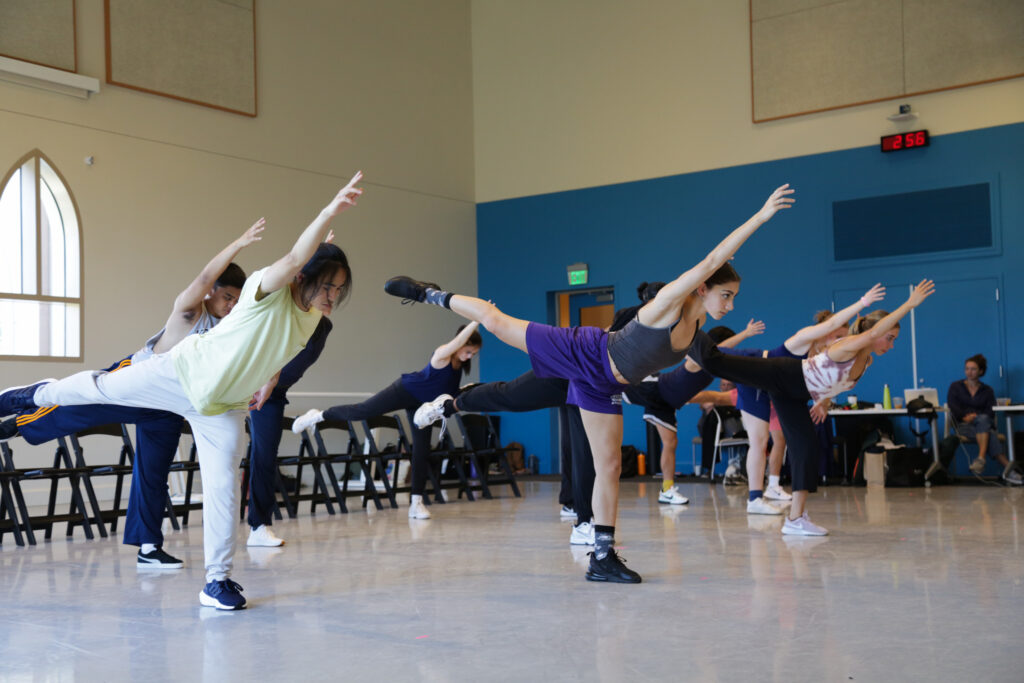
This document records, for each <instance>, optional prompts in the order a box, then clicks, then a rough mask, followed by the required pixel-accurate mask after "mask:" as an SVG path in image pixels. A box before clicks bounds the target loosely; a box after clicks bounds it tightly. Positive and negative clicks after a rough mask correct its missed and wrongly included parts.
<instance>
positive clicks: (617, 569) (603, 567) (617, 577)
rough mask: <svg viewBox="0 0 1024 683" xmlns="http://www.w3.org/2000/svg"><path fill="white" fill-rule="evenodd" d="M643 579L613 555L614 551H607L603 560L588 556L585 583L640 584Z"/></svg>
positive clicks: (593, 555)
mask: <svg viewBox="0 0 1024 683" xmlns="http://www.w3.org/2000/svg"><path fill="white" fill-rule="evenodd" d="M642 580H643V579H641V578H640V575H639V574H637V573H636V572H635V571H633V570H632V569H630V568H629V567H627V566H626V565H625V563H624V562H623V561H622V560H621V559H620V558H619V556H618V555H616V554H615V549H614V548H613V549H611V550H609V551H608V554H607V555H605V556H604V559H603V560H599V559H597V555H595V554H594V553H591V554H590V568H589V569H587V581H604V582H607V583H640V582H641V581H642Z"/></svg>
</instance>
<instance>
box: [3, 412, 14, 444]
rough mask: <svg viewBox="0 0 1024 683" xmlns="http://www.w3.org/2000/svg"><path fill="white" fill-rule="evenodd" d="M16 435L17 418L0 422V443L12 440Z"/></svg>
mask: <svg viewBox="0 0 1024 683" xmlns="http://www.w3.org/2000/svg"><path fill="white" fill-rule="evenodd" d="M17 435H18V418H16V417H11V418H8V419H6V420H4V421H3V422H0V441H6V440H7V439H13V438H14V437H16V436H17Z"/></svg>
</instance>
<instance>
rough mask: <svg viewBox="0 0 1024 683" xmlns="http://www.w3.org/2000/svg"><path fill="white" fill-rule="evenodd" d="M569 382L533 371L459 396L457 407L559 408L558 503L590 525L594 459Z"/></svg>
mask: <svg viewBox="0 0 1024 683" xmlns="http://www.w3.org/2000/svg"><path fill="white" fill-rule="evenodd" d="M568 389H569V382H568V380H564V379H561V378H558V377H546V378H541V377H537V375H535V374H534V373H533V370H530V371H529V372H527V373H525V374H523V375H520V376H519V377H517V378H515V379H514V380H512V381H511V382H488V383H487V384H478V385H476V386H474V387H470V388H468V389H466V390H465V391H464V392H462V393H461V394H459V397H458V398H457V399H456V400H455V405H456V407H457V408H458V409H459V410H466V411H470V412H489V411H502V410H504V411H508V412H512V413H525V412H530V411H532V410H542V409H544V408H558V409H559V425H560V427H561V429H560V432H561V439H560V442H561V449H560V450H561V463H562V467H561V469H562V490H561V491H560V492H559V495H558V502H559V503H561V504H562V505H567V506H569V507H572V508H573V509H574V510H576V515H577V518H578V519H579V520H580V521H582V522H589V521H590V518H591V517H593V516H594V511H593V508H592V504H591V498H592V497H593V495H594V456H593V454H592V453H591V451H590V442H589V441H588V440H587V433H586V431H585V430H584V429H583V419H582V418H581V417H580V409H579V408H578V407H576V406H570V405H566V403H565V394H566V392H567V391H568Z"/></svg>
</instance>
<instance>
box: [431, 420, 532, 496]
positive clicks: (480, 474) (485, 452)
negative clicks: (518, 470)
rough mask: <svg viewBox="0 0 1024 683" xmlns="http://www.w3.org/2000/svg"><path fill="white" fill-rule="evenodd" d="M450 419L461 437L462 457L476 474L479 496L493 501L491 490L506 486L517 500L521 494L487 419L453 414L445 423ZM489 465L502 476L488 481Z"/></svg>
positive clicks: (504, 451)
mask: <svg viewBox="0 0 1024 683" xmlns="http://www.w3.org/2000/svg"><path fill="white" fill-rule="evenodd" d="M453 418H454V422H455V425H456V427H457V428H458V430H459V432H460V434H461V436H462V443H463V448H464V449H465V452H466V457H467V458H468V459H469V461H470V463H471V464H472V465H473V468H474V469H475V470H476V474H477V481H479V482H480V484H479V485H480V493H481V494H482V495H483V497H484V498H488V499H489V498H493V497H494V496H493V495H492V494H491V487H492V486H502V485H507V486H509V487H510V488H511V489H512V493H513V494H515V496H516V498H520V497H521V496H522V494H521V493H520V492H519V485H518V484H517V483H516V478H515V475H514V474H513V473H512V466H511V464H510V463H509V461H508V449H507V448H502V447H501V446H500V444H499V441H498V435H497V432H496V430H495V429H494V423H493V422H492V421H491V418H490V417H489V416H487V415H478V414H474V413H466V414H460V413H455V415H453V416H452V417H451V418H448V419H449V420H452V419H453ZM492 463H496V464H497V465H498V467H499V468H500V470H501V472H502V473H503V474H504V476H499V477H498V478H495V479H492V478H491V473H490V466H491V464H492Z"/></svg>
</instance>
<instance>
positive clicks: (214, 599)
mask: <svg viewBox="0 0 1024 683" xmlns="http://www.w3.org/2000/svg"><path fill="white" fill-rule="evenodd" d="M199 604H201V605H202V606H203V607H216V608H217V609H224V610H236V609H245V598H244V597H243V596H242V587H241V586H239V585H238V584H237V583H235V582H234V581H232V580H231V579H224V580H223V581H211V582H210V583H208V584H206V587H205V588H203V592H202V593H200V594H199Z"/></svg>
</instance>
